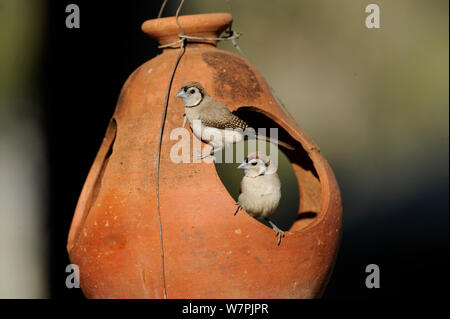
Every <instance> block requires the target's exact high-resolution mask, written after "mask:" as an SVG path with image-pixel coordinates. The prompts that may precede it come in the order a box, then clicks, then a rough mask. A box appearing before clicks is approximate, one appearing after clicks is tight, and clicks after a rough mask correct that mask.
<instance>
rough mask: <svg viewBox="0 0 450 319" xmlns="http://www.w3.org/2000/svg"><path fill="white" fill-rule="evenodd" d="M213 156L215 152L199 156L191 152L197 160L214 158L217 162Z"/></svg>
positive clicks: (199, 154)
mask: <svg viewBox="0 0 450 319" xmlns="http://www.w3.org/2000/svg"><path fill="white" fill-rule="evenodd" d="M213 154H214V152H213V151H211V152H207V153H202V152H198V153H197V154H194V153H192V152H191V155H192V156H193V157H195V158H196V159H204V158H206V157H212V158H213V159H214V160H216V157H215V156H214V155H213Z"/></svg>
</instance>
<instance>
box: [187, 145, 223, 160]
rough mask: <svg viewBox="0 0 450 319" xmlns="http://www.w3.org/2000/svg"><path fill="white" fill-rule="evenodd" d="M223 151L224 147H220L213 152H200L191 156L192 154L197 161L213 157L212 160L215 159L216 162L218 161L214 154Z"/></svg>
mask: <svg viewBox="0 0 450 319" xmlns="http://www.w3.org/2000/svg"><path fill="white" fill-rule="evenodd" d="M222 149H223V147H222V146H219V147H217V148H213V149H212V150H210V151H209V152H207V153H202V152H199V153H198V154H193V153H192V152H191V154H192V156H194V157H196V158H197V159H204V158H206V157H212V158H213V159H214V161H216V157H215V156H214V153H216V152H218V151H220V150H222Z"/></svg>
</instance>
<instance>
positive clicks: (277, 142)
mask: <svg viewBox="0 0 450 319" xmlns="http://www.w3.org/2000/svg"><path fill="white" fill-rule="evenodd" d="M255 138H256V139H261V140H265V141H267V142H270V143H272V144H275V145H280V146H282V147H284V148H287V149H288V150H291V151H293V150H295V147H294V146H292V145H290V144H288V143H285V142H283V141H280V140H276V139H274V138H270V137H267V136H265V135H256V136H255Z"/></svg>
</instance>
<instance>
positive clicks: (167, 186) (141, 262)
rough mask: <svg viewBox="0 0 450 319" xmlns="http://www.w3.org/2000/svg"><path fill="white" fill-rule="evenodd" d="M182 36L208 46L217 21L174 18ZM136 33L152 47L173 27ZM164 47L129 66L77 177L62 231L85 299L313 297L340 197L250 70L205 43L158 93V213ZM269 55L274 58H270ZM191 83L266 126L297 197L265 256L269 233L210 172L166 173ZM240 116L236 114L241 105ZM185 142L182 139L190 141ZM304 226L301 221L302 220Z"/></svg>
mask: <svg viewBox="0 0 450 319" xmlns="http://www.w3.org/2000/svg"><path fill="white" fill-rule="evenodd" d="M180 23H181V24H182V26H183V27H184V29H185V32H186V34H188V35H196V36H203V37H218V36H219V35H220V34H221V32H222V31H224V30H225V28H226V27H227V26H228V25H229V24H230V23H231V16H230V15H228V14H204V15H192V16H181V17H180ZM142 29H143V31H144V32H145V33H147V34H148V35H150V36H151V37H152V38H154V39H156V40H158V41H159V42H160V43H161V44H166V43H171V42H173V41H175V40H177V39H178V37H177V35H178V34H179V29H178V27H177V25H176V23H175V18H174V17H169V18H163V19H160V20H149V21H146V22H145V23H144V24H143V26H142ZM178 51H179V50H178V49H177V48H176V46H174V47H171V48H167V49H164V50H163V53H162V54H161V55H158V56H157V57H155V58H153V59H151V60H150V61H148V62H146V63H145V64H143V65H142V66H141V67H139V68H138V69H137V70H136V71H135V72H133V74H131V76H130V77H129V78H128V80H127V81H126V83H125V85H124V86H123V89H122V92H121V94H120V97H119V100H118V103H117V108H116V110H115V113H114V115H113V117H112V119H111V122H110V125H109V127H108V129H107V132H106V136H105V138H104V140H103V143H102V145H101V147H100V150H99V152H98V154H97V157H96V159H95V162H94V164H93V165H92V168H91V170H90V172H89V175H88V177H87V180H86V182H85V185H84V187H83V190H82V192H81V195H80V198H79V201H78V205H77V207H76V211H75V215H74V218H73V222H72V226H71V229H70V233H69V239H68V244H67V249H68V251H69V255H70V259H71V262H72V263H74V264H77V265H79V268H80V279H81V288H82V290H83V292H84V294H85V295H86V297H88V298H164V285H165V290H166V294H167V298H315V297H319V296H320V295H321V294H322V292H323V290H324V288H325V286H326V283H327V281H328V279H329V276H330V274H331V271H332V269H333V264H334V260H335V258H336V254H337V251H338V246H339V239H340V230H341V215H342V206H341V197H340V193H339V188H338V185H337V183H336V180H335V177H334V175H333V172H332V170H331V168H330V166H329V165H328V163H327V161H326V160H325V159H324V157H323V156H322V155H321V154H320V151H319V148H318V147H317V146H316V145H315V144H314V143H313V142H312V141H311V140H310V139H309V138H308V137H307V136H306V134H305V133H304V132H302V130H301V129H300V128H299V127H298V126H297V125H296V124H295V123H294V121H292V120H291V119H290V118H289V117H288V116H287V115H286V114H285V113H284V112H283V110H282V109H281V108H280V106H279V105H278V104H277V102H276V101H275V99H274V98H273V96H272V95H271V94H270V90H269V88H268V86H267V84H266V82H265V81H264V79H263V78H262V76H261V75H260V74H259V73H258V71H257V70H255V68H254V67H253V66H251V65H250V64H249V63H248V62H247V61H246V60H244V59H243V58H241V57H239V56H238V55H236V54H233V53H230V52H226V51H222V50H219V49H217V48H216V47H215V42H214V41H209V42H208V41H207V42H203V43H194V42H189V43H188V44H187V46H186V51H185V53H184V55H183V57H182V59H181V61H180V64H179V66H178V69H177V71H176V75H175V78H174V81H173V85H172V91H171V93H170V98H169V104H168V111H167V120H166V126H165V131H164V138H163V142H162V151H161V166H160V167H161V170H160V215H161V227H162V239H163V247H164V249H163V250H164V251H163V252H164V281H163V271H162V269H163V268H162V256H161V253H162V251H161V241H160V229H159V221H158V213H157V206H156V192H155V187H156V186H155V185H156V184H155V167H156V159H157V147H158V136H159V130H160V123H161V116H162V107H163V101H164V95H165V91H166V89H167V85H168V82H169V77H170V73H171V71H172V67H173V65H174V62H175V60H176V57H177V54H178ZM280 54H283V53H282V52H280ZM187 81H198V82H201V83H202V84H203V86H204V87H205V89H206V90H207V91H208V92H209V93H210V95H212V96H213V97H214V98H216V99H218V100H220V101H221V102H223V103H224V104H225V105H227V106H228V107H229V108H230V109H231V110H232V111H236V112H237V113H238V114H239V115H240V116H242V117H244V118H245V119H246V120H247V121H248V122H249V123H250V124H251V125H252V126H253V127H278V128H279V130H280V132H279V137H280V139H281V140H284V141H285V142H288V143H290V144H292V145H294V146H295V147H296V150H294V151H287V152H286V155H287V157H288V158H289V160H290V161H291V162H292V166H293V169H294V172H295V174H296V176H297V179H298V183H299V189H300V203H299V212H298V214H299V218H298V220H297V221H296V222H295V223H294V224H293V226H292V228H291V229H290V230H289V231H287V232H286V237H285V238H283V240H282V242H281V245H280V246H277V243H276V240H275V236H274V233H273V230H272V229H270V228H269V227H266V226H265V225H263V224H262V223H260V222H258V221H257V220H255V219H253V218H252V217H250V216H248V215H247V214H245V213H240V214H237V215H236V216H233V212H234V210H235V202H234V200H233V198H232V197H231V196H230V194H229V193H228V192H227V190H226V188H225V186H224V185H223V184H222V182H221V180H220V178H219V177H218V175H217V172H216V168H215V166H214V164H206V163H200V164H199V163H189V164H174V163H173V162H172V161H171V160H170V156H169V155H170V149H171V147H172V146H173V145H174V144H175V143H177V141H174V140H170V132H171V130H172V129H174V128H177V127H180V126H181V125H182V123H183V114H184V105H183V103H182V101H181V100H180V99H178V98H176V96H175V94H176V93H177V91H178V89H179V88H180V87H181V86H182V84H184V83H185V82H187ZM242 106H246V107H242ZM191 137H192V136H191ZM304 217H306V218H304Z"/></svg>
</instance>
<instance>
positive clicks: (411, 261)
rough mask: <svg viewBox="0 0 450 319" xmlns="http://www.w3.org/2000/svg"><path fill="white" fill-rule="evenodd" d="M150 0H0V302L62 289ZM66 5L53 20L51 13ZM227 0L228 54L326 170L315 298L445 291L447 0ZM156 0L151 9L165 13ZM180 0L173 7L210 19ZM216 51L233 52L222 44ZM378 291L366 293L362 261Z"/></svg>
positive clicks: (143, 57) (142, 49) (194, 2)
mask: <svg viewBox="0 0 450 319" xmlns="http://www.w3.org/2000/svg"><path fill="white" fill-rule="evenodd" d="M161 2H162V1H137V0H136V1H127V2H126V1H121V2H114V3H112V2H110V1H87V0H77V1H57V0H55V1H50V0H46V1H44V0H41V1H37V0H36V1H34V0H33V1H31V0H28V1H27V0H0V39H1V49H0V190H1V191H0V201H1V203H2V207H1V208H0V298H46V297H54V298H83V296H82V293H81V291H80V290H79V289H71V290H69V289H67V288H66V286H65V279H66V276H67V274H66V273H65V268H66V265H67V264H69V263H70V262H69V259H68V256H67V252H66V249H65V245H66V240H67V234H68V230H69V227H70V222H71V219H72V214H73V211H74V209H75V205H76V202H77V199H78V196H79V194H80V191H81V188H82V186H83V183H84V180H85V178H86V176H87V174H88V171H89V168H90V166H91V164H92V162H93V160H94V157H95V155H96V152H97V150H98V148H99V146H100V143H101V141H102V139H103V136H104V133H105V131H106V126H107V123H108V121H109V119H110V117H111V115H112V114H113V111H114V108H115V104H116V102H117V97H118V95H119V92H120V89H121V87H122V85H123V83H124V82H125V80H126V78H127V77H128V76H129V75H130V74H131V72H132V71H133V70H134V69H136V68H137V67H138V66H140V65H141V64H142V63H144V62H145V61H147V60H149V59H151V58H152V57H154V56H155V55H156V54H157V53H158V50H157V44H156V43H155V42H154V41H153V40H152V39H149V38H148V37H147V36H146V35H144V33H143V32H142V31H141V30H140V25H141V23H142V22H143V21H144V20H147V19H150V18H154V17H156V16H157V13H158V10H159V8H160V4H161ZM70 3H75V4H77V5H79V7H80V10H81V25H80V28H79V29H67V28H66V27H65V19H66V17H67V15H68V13H66V12H65V8H66V6H67V5H68V4H70ZM369 3H371V1H359V0H341V1H332V0H319V1H294V0H292V1H289V0H279V1H276V2H273V1H270V2H269V1H265V2H262V1H256V0H248V1H232V2H231V4H232V9H233V15H234V19H235V22H234V28H235V29H236V30H238V31H241V32H243V33H244V36H243V37H242V38H241V40H240V42H239V43H240V46H241V48H242V49H243V50H244V51H245V52H246V55H247V57H248V58H249V60H250V62H251V63H252V64H253V65H254V66H255V67H256V68H257V69H258V70H260V72H261V73H262V74H263V75H264V76H265V78H266V79H267V81H268V82H269V83H270V84H271V86H272V87H273V88H274V89H275V90H276V92H277V94H278V95H279V96H280V97H281V98H282V100H283V101H284V102H285V104H286V105H287V107H288V109H289V110H290V112H291V113H292V114H293V115H294V117H295V118H296V120H297V122H298V124H299V125H300V127H301V128H302V129H303V130H304V131H305V132H306V133H307V134H308V135H309V136H310V137H311V138H312V139H313V140H314V141H315V142H316V143H317V144H318V145H319V146H320V147H321V150H322V153H323V154H324V155H325V156H326V157H327V159H328V160H329V162H330V164H331V166H332V167H333V169H334V171H335V174H336V177H337V179H338V182H339V184H340V187H341V191H342V197H343V201H344V229H343V238H342V243H341V250H340V252H339V256H338V259H337V262H336V267H335V271H334V273H333V275H332V277H331V280H330V283H329V285H328V288H327V290H326V292H325V295H324V298H330V299H331V298H334V299H339V298H401V297H412V296H414V297H422V298H423V297H439V296H443V295H442V294H441V293H442V288H445V287H446V286H447V284H448V275H447V271H448V226H449V224H448V203H449V195H448V191H449V179H448V178H449V166H448V165H449V158H448V156H449V144H448V143H449V141H448V136H449V134H448V115H449V114H448V110H449V109H448V107H449V104H448V102H449V95H448V1H444V0H441V1H440V0H436V1H426V0H415V1H412V0H399V1H377V2H376V3H377V4H378V5H379V6H380V8H381V29H370V30H369V29H367V28H366V27H365V25H364V21H365V17H366V15H367V14H366V13H365V11H364V8H365V6H366V5H367V4H369ZM177 4H178V2H176V3H175V2H174V1H169V4H168V7H167V8H166V11H165V14H164V15H166V16H167V15H174V13H175V9H176V8H175V7H176V5H177ZM227 10H228V7H227V6H226V5H225V2H224V1H221V0H220V1H219V0H216V1H200V0H187V1H186V4H185V7H184V8H183V11H182V14H193V13H206V12H223V11H227ZM219 47H221V48H223V49H226V50H230V51H232V50H234V49H233V48H232V46H230V45H229V44H221V45H220V46H219ZM372 263H374V264H377V265H379V266H380V269H381V288H380V289H372V290H369V289H367V288H366V287H365V284H364V282H365V277H366V275H367V274H366V273H365V267H366V265H368V264H372Z"/></svg>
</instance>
